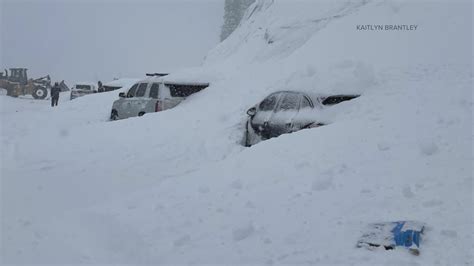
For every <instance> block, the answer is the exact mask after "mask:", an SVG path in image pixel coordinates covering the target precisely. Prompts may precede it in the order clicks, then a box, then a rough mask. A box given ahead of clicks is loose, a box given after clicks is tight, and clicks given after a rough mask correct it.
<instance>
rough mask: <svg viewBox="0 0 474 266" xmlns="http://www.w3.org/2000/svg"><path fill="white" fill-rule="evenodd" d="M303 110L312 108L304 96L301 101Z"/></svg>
mask: <svg viewBox="0 0 474 266" xmlns="http://www.w3.org/2000/svg"><path fill="white" fill-rule="evenodd" d="M300 108H301V109H304V108H311V103H310V102H309V100H308V98H306V97H304V96H303V99H302V101H301V107H300Z"/></svg>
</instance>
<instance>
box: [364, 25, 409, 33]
mask: <svg viewBox="0 0 474 266" xmlns="http://www.w3.org/2000/svg"><path fill="white" fill-rule="evenodd" d="M417 28H418V25H416V24H411V25H407V24H367V25H356V29H357V30H361V31H415V30H416V29H417Z"/></svg>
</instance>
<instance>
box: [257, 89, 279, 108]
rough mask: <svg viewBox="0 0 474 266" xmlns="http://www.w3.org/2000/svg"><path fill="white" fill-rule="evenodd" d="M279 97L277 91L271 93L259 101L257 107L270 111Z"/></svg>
mask: <svg viewBox="0 0 474 266" xmlns="http://www.w3.org/2000/svg"><path fill="white" fill-rule="evenodd" d="M279 97H280V94H279V93H276V94H271V95H270V96H268V97H267V98H265V99H264V100H263V101H262V102H261V103H260V105H259V106H258V109H259V110H260V111H272V110H273V109H274V108H275V105H276V103H277V101H278V98H279Z"/></svg>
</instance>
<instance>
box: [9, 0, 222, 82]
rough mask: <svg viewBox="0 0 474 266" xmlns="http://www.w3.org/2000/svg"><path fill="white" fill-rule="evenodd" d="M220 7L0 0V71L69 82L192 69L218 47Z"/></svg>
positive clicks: (179, 2) (216, 0)
mask: <svg viewBox="0 0 474 266" xmlns="http://www.w3.org/2000/svg"><path fill="white" fill-rule="evenodd" d="M223 6H224V4H223V0H188V1H184V0H154V1H152V0H148V1H144V0H139V1H136V0H135V1H134V0H125V1H124V0H120V1H112V0H96V1H90V0H29V1H24V0H0V10H1V16H0V18H1V23H0V28H1V36H0V37H1V44H0V67H1V68H2V69H3V68H10V67H27V68H28V69H29V70H28V71H29V72H28V74H29V76H30V77H40V76H43V75H46V74H50V75H51V78H52V79H53V81H56V80H62V79H65V80H66V81H68V82H69V83H73V82H76V81H94V82H96V81H97V80H102V81H108V80H111V79H112V78H114V77H138V78H140V77H143V76H144V74H145V72H160V71H161V72H170V71H174V70H178V69H180V68H183V67H188V66H198V65H200V64H201V62H202V60H203V58H204V56H205V55H206V54H207V52H208V51H209V50H210V49H212V48H213V47H214V46H215V45H216V44H217V43H218V42H219V32H220V26H221V25H222V22H223V19H222V16H223V14H224V7H223ZM0 71H1V70H0ZM68 85H69V86H72V84H68Z"/></svg>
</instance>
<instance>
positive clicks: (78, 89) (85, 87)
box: [71, 82, 97, 100]
mask: <svg viewBox="0 0 474 266" xmlns="http://www.w3.org/2000/svg"><path fill="white" fill-rule="evenodd" d="M96 92H97V87H96V86H95V85H94V84H93V83H90V82H80V83H76V84H75V85H74V86H73V87H72V88H71V100H74V99H76V98H77V97H81V96H84V95H87V94H91V93H96Z"/></svg>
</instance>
